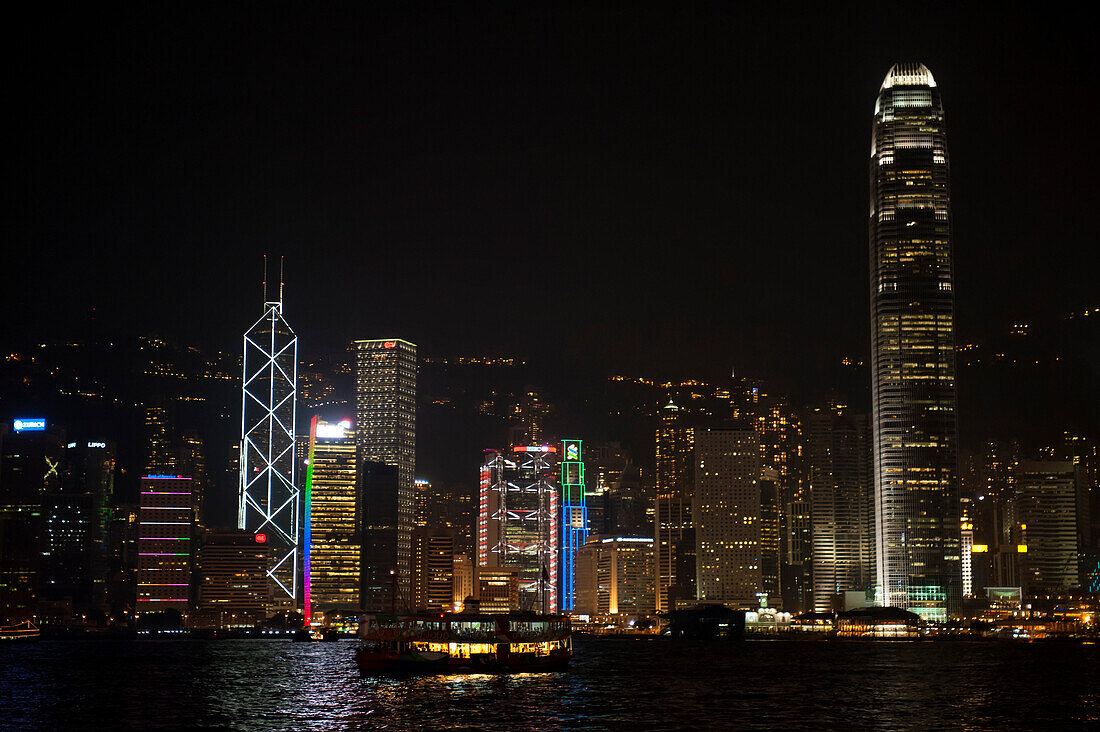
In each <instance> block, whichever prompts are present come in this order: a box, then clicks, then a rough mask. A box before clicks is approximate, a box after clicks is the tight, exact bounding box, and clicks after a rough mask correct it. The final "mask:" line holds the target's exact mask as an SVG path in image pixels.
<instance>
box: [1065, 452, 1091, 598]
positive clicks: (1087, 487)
mask: <svg viewBox="0 0 1100 732" xmlns="http://www.w3.org/2000/svg"><path fill="white" fill-rule="evenodd" d="M1058 455H1059V457H1060V458H1061V459H1064V460H1068V461H1070V462H1072V463H1073V467H1074V472H1075V473H1076V480H1077V545H1078V547H1079V549H1078V552H1079V555H1080V556H1079V560H1080V561H1079V562H1078V564H1079V567H1080V573H1081V575H1080V585H1081V587H1083V588H1087V587H1091V586H1093V585H1095V584H1097V582H1096V579H1095V578H1096V577H1097V576H1100V447H1098V446H1097V443H1096V441H1095V440H1092V439H1089V438H1087V437H1084V436H1083V435H1079V434H1076V433H1073V432H1064V433H1063V434H1062V446H1061V448H1060V449H1059V450H1058Z"/></svg>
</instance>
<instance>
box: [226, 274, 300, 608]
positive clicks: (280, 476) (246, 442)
mask: <svg viewBox="0 0 1100 732" xmlns="http://www.w3.org/2000/svg"><path fill="white" fill-rule="evenodd" d="M265 277H266V275H265ZM267 295H268V292H267V282H266V279H265V281H264V314H263V317H261V318H260V319H259V320H257V321H256V322H255V323H254V324H253V325H252V327H251V328H249V329H248V332H247V333H245V334H244V383H243V388H242V391H241V451H240V463H239V464H240V484H239V485H240V488H239V500H238V507H237V528H238V529H242V530H248V531H252V532H254V533H257V534H261V533H262V534H264V535H265V536H266V537H267V543H268V547H269V549H270V551H271V567H270V568H269V570H268V577H269V578H270V580H271V583H272V605H273V607H275V608H279V607H283V608H288V609H294V607H295V605H296V604H297V600H298V597H299V593H298V542H299V539H300V537H299V511H300V510H301V507H300V506H299V504H298V502H299V498H300V492H299V489H298V485H297V483H296V482H295V479H294V475H295V468H296V465H295V462H296V461H295V459H294V446H295V440H294V420H295V418H296V414H297V412H296V409H297V407H296V402H295V396H296V394H297V383H298V378H297V375H298V337H297V336H296V335H294V331H293V330H291V328H290V326H289V325H287V322H286V320H284V319H283V285H282V282H280V283H279V299H278V300H268V299H267Z"/></svg>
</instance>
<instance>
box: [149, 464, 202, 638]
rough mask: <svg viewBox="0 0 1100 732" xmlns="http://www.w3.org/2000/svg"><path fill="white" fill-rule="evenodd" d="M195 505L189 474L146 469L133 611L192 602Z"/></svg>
mask: <svg viewBox="0 0 1100 732" xmlns="http://www.w3.org/2000/svg"><path fill="white" fill-rule="evenodd" d="M194 533H195V510H194V504H193V502H192V495H191V479H190V478H188V477H186V476H182V475H146V476H145V477H143V478H142V479H141V503H140V511H139V517H138V574H137V608H136V610H137V613H138V614H144V613H150V612H160V611H162V610H176V611H178V612H179V613H181V614H182V615H183V616H184V617H186V616H187V614H188V611H189V610H190V603H191V568H192V563H193V561H194V555H193V554H192V547H191V545H192V543H193V539H194Z"/></svg>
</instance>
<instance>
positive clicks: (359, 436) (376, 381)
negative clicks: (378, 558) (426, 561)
mask: <svg viewBox="0 0 1100 732" xmlns="http://www.w3.org/2000/svg"><path fill="white" fill-rule="evenodd" d="M354 348H355V426H356V442H357V444H358V448H359V460H360V462H363V461H370V462H374V463H384V464H386V465H394V466H396V467H397V479H398V483H397V491H398V493H397V503H396V511H397V515H396V517H395V518H394V519H393V520H392V523H393V524H395V525H396V528H397V567H396V570H397V586H398V588H399V590H400V594H401V596H402V597H408V595H409V587H410V585H409V572H410V565H409V561H410V544H411V541H412V530H413V522H414V519H415V511H416V506H415V502H414V496H415V493H414V491H415V484H414V480H415V475H414V474H415V471H416V345H415V344H413V343H409V342H408V341H403V340H400V339H398V338H388V339H379V340H362V341H355V343H354ZM384 523H386V524H387V525H388V524H389V523H391V520H390V519H388V518H387V519H386V520H385V522H384Z"/></svg>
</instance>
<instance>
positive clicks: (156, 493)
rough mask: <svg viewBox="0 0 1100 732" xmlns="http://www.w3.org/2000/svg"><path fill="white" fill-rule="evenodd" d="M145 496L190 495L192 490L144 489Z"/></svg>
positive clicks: (142, 493)
mask: <svg viewBox="0 0 1100 732" xmlns="http://www.w3.org/2000/svg"><path fill="white" fill-rule="evenodd" d="M141 495H143V496H189V495H191V491H142V492H141Z"/></svg>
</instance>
